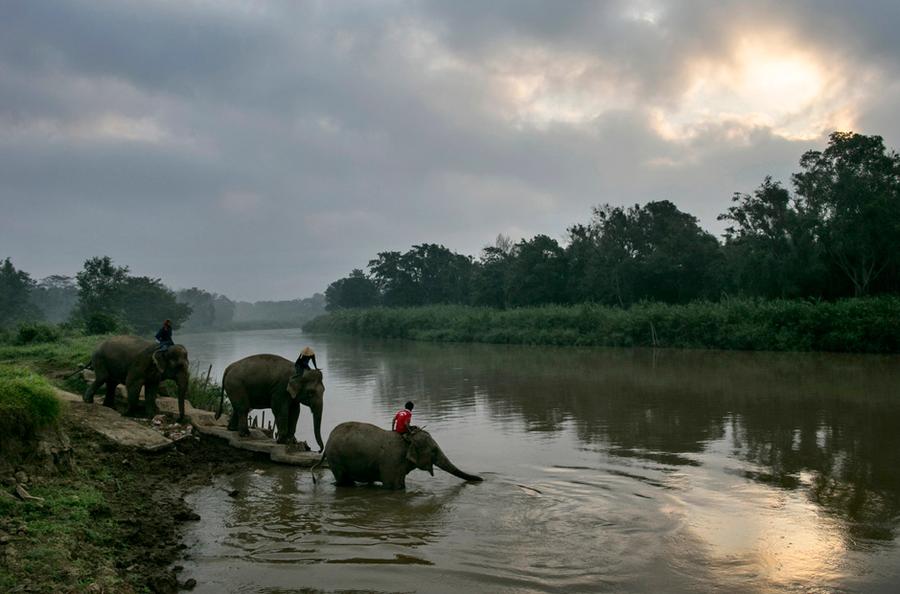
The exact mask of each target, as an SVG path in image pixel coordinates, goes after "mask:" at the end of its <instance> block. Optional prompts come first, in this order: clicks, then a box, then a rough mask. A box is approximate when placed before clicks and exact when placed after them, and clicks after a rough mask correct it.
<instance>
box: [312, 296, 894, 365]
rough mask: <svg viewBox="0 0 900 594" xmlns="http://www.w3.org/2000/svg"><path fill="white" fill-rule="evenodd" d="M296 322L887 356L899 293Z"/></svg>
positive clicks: (473, 336)
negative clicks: (833, 298) (826, 299)
mask: <svg viewBox="0 0 900 594" xmlns="http://www.w3.org/2000/svg"><path fill="white" fill-rule="evenodd" d="M303 329H304V331H307V332H329V333H336V334H350V335H356V336H368V337H378V338H404V339H409V340H426V341H442V342H485V343H509V344H535V345H540V344H549V345H571V346H618V347H638V346H657V347H668V348H709V349H729V350H771V351H833V352H860V353H896V352H900V298H898V297H877V298H860V299H845V300H840V301H834V302H822V301H805V300H770V301H766V300H756V299H724V300H722V301H720V302H708V301H698V302H694V303H688V304H685V305H666V304H662V303H639V304H637V305H634V306H632V307H630V308H628V309H623V308H619V307H608V306H602V305H594V304H582V305H573V306H546V307H535V308H519V309H508V310H497V309H490V308H480V307H466V306H429V307H419V308H372V309H362V310H341V311H338V312H332V313H330V314H328V315H325V316H320V317H318V318H316V319H314V320H312V321H311V322H308V323H307V324H305V325H304V326H303Z"/></svg>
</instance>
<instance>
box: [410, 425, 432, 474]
mask: <svg viewBox="0 0 900 594" xmlns="http://www.w3.org/2000/svg"><path fill="white" fill-rule="evenodd" d="M414 429H415V428H411V430H410V435H409V439H408V441H409V449H407V450H406V459H407V460H409V461H410V463H412V464H413V465H415V467H416V468H418V469H419V470H425V471H427V472H428V474H430V475H431V476H434V466H433V459H434V456H433V455H432V453H433V450H434V448H433V447H431V444H430V443H429V442H430V441H431V439H430V437H429V435H428V434H427V433H425V432H424V431H421V430H418V431H417V430H414Z"/></svg>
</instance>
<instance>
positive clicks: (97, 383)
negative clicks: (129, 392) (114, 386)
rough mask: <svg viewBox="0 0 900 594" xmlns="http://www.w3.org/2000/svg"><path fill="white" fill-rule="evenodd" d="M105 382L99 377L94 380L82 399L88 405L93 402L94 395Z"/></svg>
mask: <svg viewBox="0 0 900 594" xmlns="http://www.w3.org/2000/svg"><path fill="white" fill-rule="evenodd" d="M105 381H106V380H105V379H104V378H102V377H99V376H98V377H96V378H94V381H93V382H91V385H90V386H88V387H87V390H85V391H84V396H82V399H83V400H84V401H85V402H87V403H91V402H93V401H94V394H95V393H96V392H97V389H98V388H99V387H100V386H102V385H103V382H105ZM107 389H108V388H107ZM104 404H106V403H105V402H104Z"/></svg>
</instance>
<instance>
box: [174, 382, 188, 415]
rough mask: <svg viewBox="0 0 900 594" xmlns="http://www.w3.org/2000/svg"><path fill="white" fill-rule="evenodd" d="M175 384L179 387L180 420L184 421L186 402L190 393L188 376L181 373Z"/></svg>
mask: <svg viewBox="0 0 900 594" xmlns="http://www.w3.org/2000/svg"><path fill="white" fill-rule="evenodd" d="M175 383H176V384H177V386H178V419H179V420H181V419H184V400H185V398H186V397H187V393H188V384H189V380H188V374H187V372H185V373H179V374H178V377H176V378H175Z"/></svg>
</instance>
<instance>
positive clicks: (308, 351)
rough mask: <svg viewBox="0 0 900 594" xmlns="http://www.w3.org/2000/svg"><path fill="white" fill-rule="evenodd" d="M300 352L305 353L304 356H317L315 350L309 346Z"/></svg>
mask: <svg viewBox="0 0 900 594" xmlns="http://www.w3.org/2000/svg"><path fill="white" fill-rule="evenodd" d="M300 354H301V355H303V356H304V357H315V356H316V354H315V353H314V352H313V350H312V349H311V348H309V347H306V348H305V349H303V350H302V351H300Z"/></svg>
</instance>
